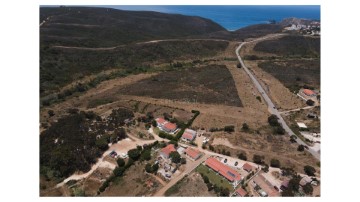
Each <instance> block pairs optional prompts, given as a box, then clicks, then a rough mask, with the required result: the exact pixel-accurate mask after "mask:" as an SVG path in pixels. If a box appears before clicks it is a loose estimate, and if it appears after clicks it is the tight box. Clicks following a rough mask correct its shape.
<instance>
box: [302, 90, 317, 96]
mask: <svg viewBox="0 0 360 202" xmlns="http://www.w3.org/2000/svg"><path fill="white" fill-rule="evenodd" d="M303 93H304V94H305V95H315V92H314V91H312V90H310V89H304V90H303Z"/></svg>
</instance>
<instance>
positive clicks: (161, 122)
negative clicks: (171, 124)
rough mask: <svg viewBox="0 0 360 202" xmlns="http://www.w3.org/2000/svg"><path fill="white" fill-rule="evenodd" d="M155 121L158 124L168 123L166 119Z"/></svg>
mask: <svg viewBox="0 0 360 202" xmlns="http://www.w3.org/2000/svg"><path fill="white" fill-rule="evenodd" d="M155 121H156V122H157V123H158V124H164V123H165V122H167V121H166V120H165V119H163V118H156V119H155Z"/></svg>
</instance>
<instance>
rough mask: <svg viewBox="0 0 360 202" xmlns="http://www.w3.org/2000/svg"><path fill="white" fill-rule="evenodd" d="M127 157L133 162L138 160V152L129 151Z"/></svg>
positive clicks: (134, 150) (136, 150) (135, 150)
mask: <svg viewBox="0 0 360 202" xmlns="http://www.w3.org/2000/svg"><path fill="white" fill-rule="evenodd" d="M128 155H129V157H130V158H131V159H133V160H134V161H136V160H138V159H139V157H140V151H139V150H138V149H131V150H129V151H128Z"/></svg>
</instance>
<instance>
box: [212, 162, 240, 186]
mask: <svg viewBox="0 0 360 202" xmlns="http://www.w3.org/2000/svg"><path fill="white" fill-rule="evenodd" d="M205 164H206V165H207V166H209V167H210V168H212V169H213V170H215V171H216V172H219V173H220V174H221V175H222V176H224V177H225V178H226V179H228V180H229V181H231V182H232V181H234V180H236V181H239V180H240V179H241V176H240V174H239V173H237V172H236V171H235V170H233V169H231V168H230V167H228V166H226V165H224V164H223V163H221V162H220V161H218V160H217V159H215V158H212V157H210V158H208V159H206V161H205Z"/></svg>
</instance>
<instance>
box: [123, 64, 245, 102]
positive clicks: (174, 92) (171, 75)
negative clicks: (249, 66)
mask: <svg viewBox="0 0 360 202" xmlns="http://www.w3.org/2000/svg"><path fill="white" fill-rule="evenodd" d="M118 93H121V94H127V95H136V96H148V97H153V98H160V99H170V100H172V101H174V100H175V101H176V100H179V101H183V102H190V103H192V102H199V103H205V104H222V105H230V106H239V107H241V106H242V103H241V101H240V99H239V97H238V95H237V93H236V88H235V85H234V81H233V79H232V76H231V74H230V72H229V71H228V70H227V69H226V66H223V65H222V66H220V65H216V66H215V65H209V66H205V67H201V68H191V69H185V70H181V71H172V72H163V73H160V74H158V75H156V76H153V77H151V78H148V79H143V80H141V81H138V82H136V83H134V84H132V85H128V86H124V87H123V88H122V89H120V90H119V91H118Z"/></svg>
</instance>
